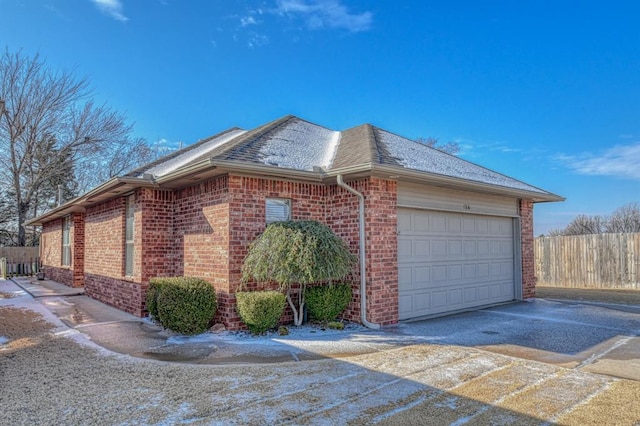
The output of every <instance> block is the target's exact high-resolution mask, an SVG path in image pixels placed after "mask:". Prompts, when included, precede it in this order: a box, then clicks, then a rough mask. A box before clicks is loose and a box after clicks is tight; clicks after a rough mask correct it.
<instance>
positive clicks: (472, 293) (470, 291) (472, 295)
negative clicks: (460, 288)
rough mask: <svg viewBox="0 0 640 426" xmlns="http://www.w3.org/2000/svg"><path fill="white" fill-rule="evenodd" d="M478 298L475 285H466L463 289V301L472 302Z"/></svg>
mask: <svg viewBox="0 0 640 426" xmlns="http://www.w3.org/2000/svg"><path fill="white" fill-rule="evenodd" d="M476 300H478V291H477V289H476V287H467V288H465V289H464V303H472V302H475V301H476Z"/></svg>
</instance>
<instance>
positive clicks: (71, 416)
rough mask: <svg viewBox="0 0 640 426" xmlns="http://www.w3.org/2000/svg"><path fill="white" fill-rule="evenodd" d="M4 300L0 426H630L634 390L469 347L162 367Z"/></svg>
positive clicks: (635, 412)
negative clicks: (552, 425)
mask: <svg viewBox="0 0 640 426" xmlns="http://www.w3.org/2000/svg"><path fill="white" fill-rule="evenodd" d="M9 296H11V295H9ZM6 297H7V296H6V295H5V296H0V413H2V415H1V416H2V417H1V420H0V423H2V424H7V425H60V424H82V425H93V424H95V425H102V424H117V425H138V424H155V425H172V424H197V425H199V424H375V423H381V424H392V425H395V424H397V425H406V424H451V423H457V424H462V423H468V424H545V423H546V424H548V422H551V423H562V424H576V425H584V424H594V425H595V424H598V425H601V424H620V425H622V424H629V425H631V424H638V423H639V422H640V404H638V403H637V401H638V400H639V399H640V382H634V381H628V380H620V379H615V378H611V377H606V376H600V375H597V374H589V373H584V372H582V371H578V370H570V369H565V368H561V367H557V366H552V365H548V364H542V363H538V362H532V361H525V360H520V359H516V358H512V357H508V356H503V355H499V354H492V353H488V352H485V351H481V350H477V349H474V348H465V347H459V346H448V345H414V346H409V347H405V348H400V349H393V350H388V351H384V352H378V353H370V354H365V355H359V356H354V357H350V358H348V359H345V360H340V359H325V360H317V361H309V362H289V363H280V364H262V365H224V366H215V365H192V364H179V363H166V362H161V361H153V360H145V359H137V358H132V357H129V356H126V355H120V354H115V353H112V352H108V351H106V350H104V349H101V348H99V347H97V346H96V345H94V344H92V343H91V342H88V341H87V340H86V337H85V336H84V335H83V334H80V333H78V332H77V331H75V330H70V329H68V328H66V327H64V326H61V325H60V323H57V324H56V322H55V318H54V317H53V316H51V315H50V314H48V312H47V311H46V310H42V309H43V308H42V307H41V305H38V304H37V303H34V302H33V301H32V300H28V296H20V297H14V298H12V299H6ZM2 298H5V299H4V302H2V300H3V299H2ZM13 301H16V302H13ZM9 302H11V303H12V304H9Z"/></svg>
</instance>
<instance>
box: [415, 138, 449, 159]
mask: <svg viewBox="0 0 640 426" xmlns="http://www.w3.org/2000/svg"><path fill="white" fill-rule="evenodd" d="M416 142H418V143H419V144H422V145H426V146H428V147H430V148H434V149H437V150H438V151H442V152H446V153H447V154H451V155H456V154H457V153H459V152H460V145H458V143H457V142H447V143H440V140H439V139H437V138H432V137H431V136H429V137H427V138H424V137H419V138H417V139H416Z"/></svg>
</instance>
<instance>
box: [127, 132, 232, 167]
mask: <svg viewBox="0 0 640 426" xmlns="http://www.w3.org/2000/svg"><path fill="white" fill-rule="evenodd" d="M237 130H244V129H242V128H240V127H238V126H234V127H231V128H229V129H227V130H223V131H222V132H219V133H216V134H214V135H211V136H208V137H206V138H202V139H199V140H197V141H196V142H194V143H192V144H189V145H187V146H185V147H184V148H181V149H178V150H175V151H173V152H170V153H169V154H167V155H163V156H162V157H160V158H156V159H155V160H153V161H151V162H149V163H147V164H144V165H142V166H140V167H137V168H135V169H133V170H131V171H129V172H127V173H125V174H124V175H122V176H123V177H132V176H136V175H138V174H140V173H142V172H144V170H148V169H151V168H153V167H155V166H157V165H159V164H162V163H164V162H166V161H169V160H173V159H174V158H176V157H179V156H180V155H182V154H184V153H187V152H189V151H192V150H194V149H195V148H198V147H199V146H201V145H204V144H205V143H207V142H210V141H212V140H213V139H216V138H219V137H220V136H223V135H225V134H227V133H231V132H233V131H237Z"/></svg>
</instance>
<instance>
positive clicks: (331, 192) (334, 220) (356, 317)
mask: <svg viewBox="0 0 640 426" xmlns="http://www.w3.org/2000/svg"><path fill="white" fill-rule="evenodd" d="M347 184H348V185H350V186H352V187H354V188H355V189H356V190H358V191H362V190H363V189H364V188H365V181H364V180H361V181H356V182H347ZM358 222H359V220H358V197H356V196H355V195H353V194H351V193H350V192H348V191H347V190H345V189H343V188H340V187H339V186H338V185H332V186H330V187H329V188H328V189H327V217H326V223H327V225H328V226H329V227H330V228H331V230H332V231H333V232H334V233H335V234H336V235H337V236H339V237H340V238H342V239H343V240H344V241H345V242H346V243H347V244H348V246H349V249H350V250H351V252H352V253H353V254H355V255H356V256H357V258H358V263H357V264H356V265H355V266H354V269H353V273H352V274H351V275H350V276H349V277H348V281H350V282H351V284H352V287H351V290H352V292H353V298H352V300H351V303H350V304H349V306H348V307H347V309H346V311H345V312H344V314H343V318H344V319H346V320H348V321H355V322H360V266H359V264H360V235H359V229H358ZM365 231H366V228H365Z"/></svg>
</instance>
